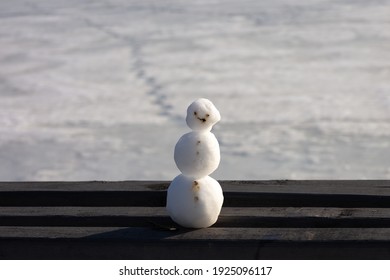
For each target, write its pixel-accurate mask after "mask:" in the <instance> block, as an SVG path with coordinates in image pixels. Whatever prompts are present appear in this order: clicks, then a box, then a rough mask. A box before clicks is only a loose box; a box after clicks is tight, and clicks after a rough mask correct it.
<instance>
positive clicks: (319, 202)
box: [0, 191, 390, 208]
mask: <svg viewBox="0 0 390 280" xmlns="http://www.w3.org/2000/svg"><path fill="white" fill-rule="evenodd" d="M224 196H225V201H224V206H226V207H349V208H354V207H376V208H379V207H381V208H382V207H383V208H386V207H388V206H389V205H390V195H389V196H385V195H353V194H351V195H346V194H303V193H260V192H255V193H249V192H248V193H243V192H224ZM165 204H166V192H161V191H156V192H143V191H134V192H130V191H127V192H121V191H115V192H105V191H96V192H94V191H90V192H82V191H80V192H76V191H69V192H65V191H64V192H60V191H42V192H33V191H25V192H12V191H3V192H1V193H0V206H151V207H162V206H165Z"/></svg>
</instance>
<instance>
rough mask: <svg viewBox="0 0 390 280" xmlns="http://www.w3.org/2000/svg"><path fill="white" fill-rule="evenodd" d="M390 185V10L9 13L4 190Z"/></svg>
mask: <svg viewBox="0 0 390 280" xmlns="http://www.w3.org/2000/svg"><path fill="white" fill-rule="evenodd" d="M199 97H205V98H209V99H210V100H212V101H213V102H214V104H215V105H216V106H217V108H218V109H219V110H220V112H221V115H222V121H221V122H220V123H218V124H217V125H216V126H215V129H214V130H213V131H214V133H215V135H216V136H217V138H218V140H219V141H220V144H221V164H220V166H219V168H218V169H217V171H216V172H215V173H213V174H212V176H213V177H214V178H216V179H390V1H384V0H383V1H381V0H367V1H366V0H358V1H346V0H344V1H335V0H295V1H293V0H282V1H277V0H276V1H273V0H268V1H256V0H245V1H242V0H240V1H238V0H230V1H222V0H198V1H179V0H171V1H162V0H154V1H150V0H146V1H137V0H131V1H130V0H118V1H114V0H90V1H86V0H84V1H80V0H40V1H33V0H31V1H29V0H25V1H23V0H5V1H0V180H1V181H5V180H12V181H19V180H129V179H134V180H138V179H139V180H144V179H152V180H171V179H173V177H175V176H176V175H178V174H179V170H178V169H177V168H176V166H175V163H174V161H173V148H174V145H175V144H176V141H177V140H178V139H179V137H180V136H181V135H182V134H184V133H186V132H188V131H189V128H187V127H186V125H185V122H184V118H185V113H186V108H187V106H188V105H189V104H190V103H191V102H192V101H193V100H195V99H197V98H199Z"/></svg>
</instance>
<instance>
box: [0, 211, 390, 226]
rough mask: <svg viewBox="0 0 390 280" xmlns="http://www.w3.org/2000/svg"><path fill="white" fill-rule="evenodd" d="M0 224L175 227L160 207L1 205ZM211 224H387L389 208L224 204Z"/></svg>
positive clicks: (389, 220) (389, 214)
mask: <svg viewBox="0 0 390 280" xmlns="http://www.w3.org/2000/svg"><path fill="white" fill-rule="evenodd" d="M0 226H107V227H113V226H136V227H155V228H160V229H164V228H165V229H167V228H171V229H174V228H178V226H177V225H176V224H175V223H174V222H173V221H172V220H171V219H170V218H169V217H168V216H167V213H166V210H165V208H161V207H132V208H127V207H22V208H20V207H1V208H0ZM214 227H302V228H305V227H333V228H336V227H343V228H347V227H350V228H364V227H366V228H368V227H390V209H388V208H352V209H345V208H290V207H289V208H229V207H224V208H223V209H222V212H221V215H220V217H219V219H218V221H217V223H216V224H215V225H214Z"/></svg>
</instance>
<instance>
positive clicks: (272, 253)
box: [0, 238, 390, 260]
mask: <svg viewBox="0 0 390 280" xmlns="http://www.w3.org/2000/svg"><path fill="white" fill-rule="evenodd" d="M389 249H390V248H389V243H388V242H381V241H370V242H356V241H342V242H339V241H311V242H307V241H297V242H277V241H257V240H248V241H241V240H236V241H234V242H231V241H215V242H213V241H211V242H210V241H209V242H199V241H187V240H179V241H166V242H161V241H141V242H140V241H136V240H125V239H121V240H116V239H105V240H104V242H102V241H100V240H99V239H87V240H86V239H75V240H72V241H71V242H70V241H69V239H53V240H51V239H49V240H48V239H39V238H37V239H21V240H20V239H0V259H22V260H29V259H34V260H37V259H42V260H48V259H50V260H55V259H60V260H64V259H65V260H66V259H72V260H74V259H76V260H83V259H88V260H94V259H98V260H104V259H108V260H131V259H137V260H142V259H148V260H159V259H165V260H166V259H172V260H177V259H179V260H182V259H188V260H192V259H205V260H213V259H217V260H224V259H227V260H235V259H239V260H246V259H266V260H270V259H271V260H278V259H282V260H319V259H324V260H329V259H336V260H342V259H346V260H367V259H368V260H375V259H377V260H387V259H389V258H390V253H389Z"/></svg>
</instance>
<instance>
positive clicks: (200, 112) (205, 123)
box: [186, 98, 221, 131]
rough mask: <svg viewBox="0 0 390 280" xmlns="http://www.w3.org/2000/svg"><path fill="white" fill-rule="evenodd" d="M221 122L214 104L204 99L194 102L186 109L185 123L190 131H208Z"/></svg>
mask: <svg viewBox="0 0 390 280" xmlns="http://www.w3.org/2000/svg"><path fill="white" fill-rule="evenodd" d="M220 120H221V115H220V113H219V111H218V110H217V108H215V106H214V104H213V103H212V102H211V101H210V100H208V99H205V98H200V99H198V100H196V101H194V102H193V103H192V104H191V105H190V106H189V107H188V109H187V117H186V122H187V125H188V126H189V127H190V128H191V129H192V130H197V131H199V130H204V131H210V130H211V128H212V126H213V125H214V124H216V123H217V122H219V121H220Z"/></svg>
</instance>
